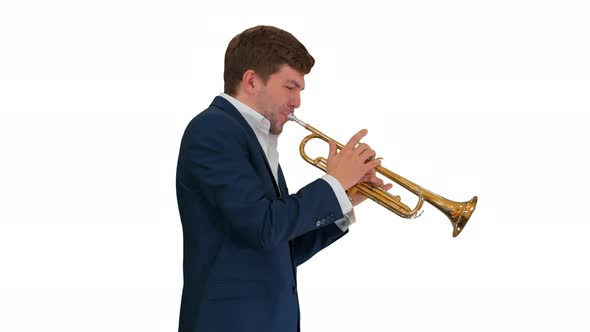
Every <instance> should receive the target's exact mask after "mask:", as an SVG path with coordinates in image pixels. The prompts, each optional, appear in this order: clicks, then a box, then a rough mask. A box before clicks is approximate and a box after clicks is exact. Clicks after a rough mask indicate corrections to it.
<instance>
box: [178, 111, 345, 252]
mask: <svg viewBox="0 0 590 332" xmlns="http://www.w3.org/2000/svg"><path fill="white" fill-rule="evenodd" d="M217 113H218V114H219V113H221V112H217ZM252 153H256V152H253V151H250V147H249V145H248V143H247V136H246V132H245V131H244V129H243V128H242V127H241V126H240V125H239V124H237V123H235V121H232V120H231V119H229V118H228V117H223V116H220V115H210V116H207V115H205V116H202V117H197V118H195V119H194V120H193V121H191V123H190V124H189V126H188V127H187V130H186V131H185V134H184V137H183V140H182V144H181V151H180V155H181V158H180V160H181V162H180V166H181V167H184V168H185V169H188V170H189V173H188V174H190V179H187V180H188V181H190V182H191V183H192V184H194V185H195V188H196V190H202V191H203V193H204V195H205V197H206V199H207V200H208V202H209V203H210V204H211V205H212V206H215V207H217V208H218V209H219V211H220V213H221V215H222V218H220V220H219V222H220V223H224V225H223V226H227V227H230V228H231V229H232V231H234V232H235V233H236V234H238V235H239V236H240V237H241V238H243V239H244V240H245V241H246V242H247V243H248V244H249V245H251V246H253V247H257V248H264V249H269V248H273V247H275V246H276V245H278V244H279V243H282V242H286V241H289V240H292V239H295V238H297V237H298V236H300V235H302V234H305V233H307V232H309V231H312V230H315V229H319V228H321V227H325V226H327V225H329V224H331V223H333V222H334V221H336V220H338V219H340V218H342V211H341V210H340V206H339V204H338V201H337V199H336V197H335V195H334V193H333V191H332V189H331V187H330V186H329V184H327V183H326V182H325V181H323V180H320V179H318V180H316V181H314V182H312V183H310V184H308V185H306V186H305V187H303V188H302V189H301V190H299V191H298V192H297V193H296V194H293V195H289V196H284V197H281V198H275V197H273V195H272V190H271V191H270V192H269V189H268V186H265V184H264V183H263V181H262V179H261V176H262V174H264V176H267V175H266V173H264V172H267V170H266V169H264V170H262V171H261V170H260V169H259V168H260V167H258V168H255V167H254V165H253V162H252ZM261 172H262V173H261ZM318 221H322V222H318ZM334 227H336V226H335V225H334Z"/></svg>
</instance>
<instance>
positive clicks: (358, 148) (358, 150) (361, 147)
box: [353, 143, 370, 155]
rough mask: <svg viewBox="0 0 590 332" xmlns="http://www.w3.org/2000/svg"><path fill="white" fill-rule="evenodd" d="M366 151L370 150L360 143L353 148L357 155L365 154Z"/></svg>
mask: <svg viewBox="0 0 590 332" xmlns="http://www.w3.org/2000/svg"><path fill="white" fill-rule="evenodd" d="M367 149H370V147H369V145H368V144H365V143H360V144H359V145H357V146H356V147H355V148H353V150H354V152H356V153H358V154H359V155H360V154H361V153H363V152H365V151H366V150H367Z"/></svg>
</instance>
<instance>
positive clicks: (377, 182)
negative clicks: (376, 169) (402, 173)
mask: <svg viewBox="0 0 590 332" xmlns="http://www.w3.org/2000/svg"><path fill="white" fill-rule="evenodd" d="M369 182H371V183H372V184H373V185H375V186H377V187H381V186H383V180H381V179H380V178H378V177H376V176H372V177H371V178H370V179H369Z"/></svg>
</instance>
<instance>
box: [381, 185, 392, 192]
mask: <svg viewBox="0 0 590 332" xmlns="http://www.w3.org/2000/svg"><path fill="white" fill-rule="evenodd" d="M391 188H393V184H391V183H388V184H386V185H384V186H383V187H382V188H381V189H383V190H385V191H389V189H391Z"/></svg>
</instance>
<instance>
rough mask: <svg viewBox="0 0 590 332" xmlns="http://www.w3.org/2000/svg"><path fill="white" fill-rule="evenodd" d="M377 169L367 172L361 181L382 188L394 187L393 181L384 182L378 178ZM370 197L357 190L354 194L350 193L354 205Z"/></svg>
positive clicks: (386, 189)
mask: <svg viewBox="0 0 590 332" xmlns="http://www.w3.org/2000/svg"><path fill="white" fill-rule="evenodd" d="M375 173H376V172H375V169H372V170H370V171H369V172H368V173H367V174H365V175H364V176H363V178H362V179H361V181H360V182H367V183H369V184H372V185H373V186H375V187H377V188H381V189H382V190H385V191H388V190H389V189H391V188H392V187H393V185H392V184H391V183H388V184H384V183H383V180H381V179H380V178H378V177H377V176H376V175H375ZM367 198H368V197H367V196H365V195H363V194H362V193H361V192H358V191H357V192H355V193H354V194H352V195H350V201H351V202H352V206H357V205H359V204H360V203H362V202H364V201H365V200H366V199H367Z"/></svg>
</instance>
